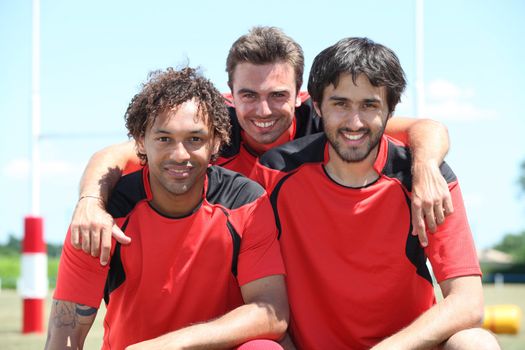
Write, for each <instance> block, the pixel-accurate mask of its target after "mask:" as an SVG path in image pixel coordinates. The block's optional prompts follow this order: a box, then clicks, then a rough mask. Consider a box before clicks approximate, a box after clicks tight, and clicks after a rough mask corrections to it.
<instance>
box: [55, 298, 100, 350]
mask: <svg viewBox="0 0 525 350" xmlns="http://www.w3.org/2000/svg"><path fill="white" fill-rule="evenodd" d="M96 315H97V309H96V308H93V307H91V306H87V305H82V304H76V303H73V302H70V301H64V300H56V299H55V300H53V305H52V307H51V315H50V317H49V327H48V334H47V340H46V347H45V349H46V350H47V349H75V350H78V349H82V348H83V346H84V340H85V339H86V336H87V334H88V332H89V329H90V328H91V325H92V324H93V321H95V317H96Z"/></svg>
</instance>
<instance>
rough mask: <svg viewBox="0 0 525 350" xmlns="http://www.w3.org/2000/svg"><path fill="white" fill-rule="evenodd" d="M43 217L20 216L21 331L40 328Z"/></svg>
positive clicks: (44, 264) (44, 287)
mask: <svg viewBox="0 0 525 350" xmlns="http://www.w3.org/2000/svg"><path fill="white" fill-rule="evenodd" d="M43 226H44V225H43V219H42V218H41V217H39V216H27V217H25V220H24V229H25V232H24V240H23V242H22V264H21V270H22V271H21V272H22V273H21V277H20V280H19V281H18V293H19V294H20V296H21V297H22V299H23V309H24V313H23V314H24V316H23V325H22V333H43V332H44V300H45V297H46V295H47V289H48V280H47V254H46V244H45V243H44V230H43Z"/></svg>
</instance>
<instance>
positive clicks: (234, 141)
mask: <svg viewBox="0 0 525 350" xmlns="http://www.w3.org/2000/svg"><path fill="white" fill-rule="evenodd" d="M228 113H229V114H230V123H231V126H232V128H231V131H230V144H229V145H223V146H222V147H221V150H220V156H221V157H223V158H231V157H234V156H236V155H237V154H239V152H240V150H241V130H242V129H241V126H240V125H239V120H237V113H235V108H233V107H231V106H228Z"/></svg>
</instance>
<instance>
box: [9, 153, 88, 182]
mask: <svg viewBox="0 0 525 350" xmlns="http://www.w3.org/2000/svg"><path fill="white" fill-rule="evenodd" d="M79 169H80V170H81V169H83V166H82V165H81V164H74V163H69V162H66V161H63V160H51V161H42V162H41V163H40V171H41V175H42V176H43V177H50V178H51V177H56V176H65V175H75V176H79V175H78V172H79ZM30 172H31V164H30V162H29V160H28V159H26V158H18V159H13V160H11V161H10V162H8V163H7V164H6V165H5V166H4V167H3V169H2V174H3V175H5V176H7V177H9V178H12V179H16V180H23V179H28V178H29V174H30Z"/></svg>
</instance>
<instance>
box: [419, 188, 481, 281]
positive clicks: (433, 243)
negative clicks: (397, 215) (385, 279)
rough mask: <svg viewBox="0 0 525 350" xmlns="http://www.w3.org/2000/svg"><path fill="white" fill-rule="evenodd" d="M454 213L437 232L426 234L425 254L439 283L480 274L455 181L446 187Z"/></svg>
mask: <svg viewBox="0 0 525 350" xmlns="http://www.w3.org/2000/svg"><path fill="white" fill-rule="evenodd" d="M449 189H450V194H451V196H452V203H453V205H454V213H452V214H451V215H449V216H447V217H446V218H445V222H444V223H443V224H442V225H439V226H438V229H437V232H435V233H428V238H429V244H428V247H427V248H426V249H425V252H426V254H427V256H428V258H429V260H430V263H431V264H432V270H433V271H434V275H435V276H436V279H437V281H438V282H441V281H443V280H446V279H449V278H454V277H461V276H469V275H481V269H480V267H479V262H478V258H477V254H476V247H475V245H474V240H473V238H472V233H471V231H470V227H469V224H468V220H467V214H466V211H465V205H464V204H463V198H462V195H461V190H460V187H459V184H458V183H457V181H454V182H452V183H450V184H449Z"/></svg>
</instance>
